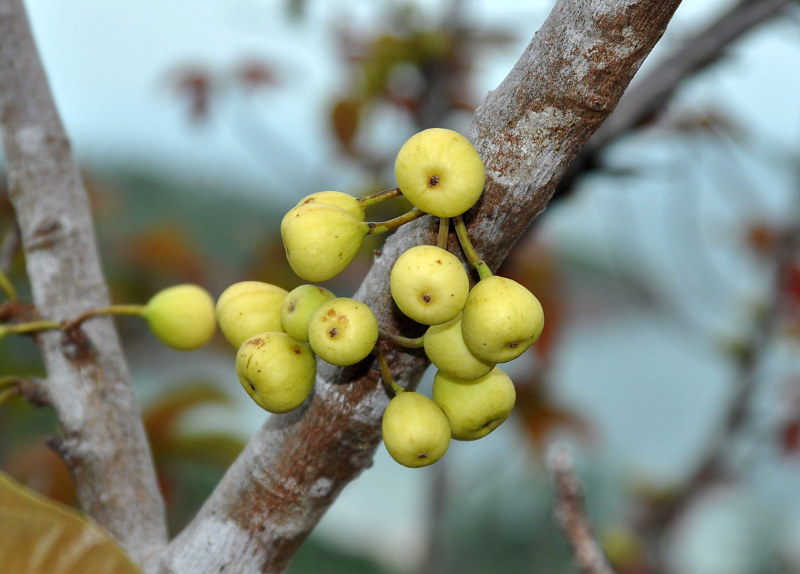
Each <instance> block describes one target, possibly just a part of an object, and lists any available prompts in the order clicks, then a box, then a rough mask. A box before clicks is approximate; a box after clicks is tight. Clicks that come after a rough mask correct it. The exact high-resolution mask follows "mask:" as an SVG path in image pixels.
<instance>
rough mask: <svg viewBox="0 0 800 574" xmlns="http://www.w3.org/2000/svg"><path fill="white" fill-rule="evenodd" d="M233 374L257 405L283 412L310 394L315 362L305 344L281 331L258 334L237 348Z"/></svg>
mask: <svg viewBox="0 0 800 574" xmlns="http://www.w3.org/2000/svg"><path fill="white" fill-rule="evenodd" d="M236 374H237V375H239V382H240V383H241V384H242V388H244V390H245V391H247V394H248V395H250V398H252V399H253V400H254V401H255V403H256V404H257V405H258V406H260V407H261V408H262V409H264V410H265V411H269V412H271V413H285V412H288V411H291V410H292V409H295V408H297V407H299V406H300V405H301V404H302V403H303V401H305V400H306V397H308V395H309V394H310V393H311V389H312V388H313V387H314V378H315V377H316V374H317V362H316V359H315V358H314V353H312V352H311V349H309V347H308V344H306V343H301V342H300V341H295V340H294V339H292V338H291V337H290V336H289V335H287V334H286V333H283V332H279V333H259V334H257V335H255V336H253V337H250V338H249V339H247V340H246V341H245V342H244V343H242V346H241V347H239V351H238V352H237V353H236Z"/></svg>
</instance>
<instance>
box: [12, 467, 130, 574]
mask: <svg viewBox="0 0 800 574" xmlns="http://www.w3.org/2000/svg"><path fill="white" fill-rule="evenodd" d="M0 564H2V565H3V570H4V571H5V572H9V573H13V574H44V573H47V574H84V573H86V572H91V573H92V574H106V573H108V574H111V573H113V574H137V573H139V568H137V567H136V566H135V565H134V564H133V563H132V562H131V561H130V559H129V558H128V555H127V554H126V553H125V551H124V550H123V549H122V548H120V547H119V546H118V545H117V543H116V542H114V540H113V539H112V538H111V537H110V536H109V535H108V534H106V532H105V531H104V530H103V529H102V528H100V527H98V526H97V525H96V524H94V523H93V522H91V521H88V520H86V519H85V518H84V517H83V515H81V513H79V512H77V511H75V510H73V509H71V508H67V507H65V506H63V505H61V504H58V503H56V502H54V501H52V500H50V499H48V498H45V497H43V496H40V495H38V494H36V493H35V492H33V491H32V490H31V489H29V488H26V487H25V486H23V485H22V484H19V483H17V482H16V481H14V480H12V479H10V478H9V477H8V476H7V475H6V474H5V473H3V472H0Z"/></svg>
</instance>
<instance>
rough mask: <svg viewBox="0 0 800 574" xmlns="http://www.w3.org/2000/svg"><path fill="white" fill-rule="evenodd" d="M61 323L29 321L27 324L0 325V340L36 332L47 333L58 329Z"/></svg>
mask: <svg viewBox="0 0 800 574" xmlns="http://www.w3.org/2000/svg"><path fill="white" fill-rule="evenodd" d="M60 328H61V323H59V322H58V321H29V322H27V323H15V324H13V325H0V338H3V337H5V336H6V335H11V334H22V333H36V332H37V331H49V330H51V329H60Z"/></svg>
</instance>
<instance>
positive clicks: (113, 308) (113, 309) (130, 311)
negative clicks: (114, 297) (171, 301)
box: [70, 305, 145, 327]
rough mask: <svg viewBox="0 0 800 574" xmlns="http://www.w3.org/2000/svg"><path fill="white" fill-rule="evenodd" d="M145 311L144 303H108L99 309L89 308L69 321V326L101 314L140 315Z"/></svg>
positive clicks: (74, 325)
mask: <svg viewBox="0 0 800 574" xmlns="http://www.w3.org/2000/svg"><path fill="white" fill-rule="evenodd" d="M144 312H145V306H144V305H109V306H108V307H101V308H99V309H90V310H88V311H86V312H85V313H83V314H82V315H80V316H78V317H77V318H76V319H75V320H74V321H71V322H70V326H72V327H77V326H78V325H80V324H81V323H83V322H84V321H86V320H87V319H91V318H92V317H100V316H102V315H138V316H142V315H144Z"/></svg>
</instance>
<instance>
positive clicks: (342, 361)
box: [308, 297, 378, 367]
mask: <svg viewBox="0 0 800 574" xmlns="http://www.w3.org/2000/svg"><path fill="white" fill-rule="evenodd" d="M308 342H309V344H310V345H311V348H312V349H313V350H314V352H315V353H316V354H317V355H319V357H320V358H321V359H322V360H323V361H327V362H328V363H331V364H333V365H338V366H340V367H344V366H347V365H354V364H355V363H358V362H359V361H361V360H363V359H364V358H366V357H367V355H369V354H370V353H371V352H372V349H374V348H375V343H377V342H378V321H377V319H375V314H374V313H373V312H372V309H370V308H369V307H368V306H367V304H366V303H362V302H361V301H356V300H355V299H349V298H347V297H338V298H336V299H331V300H330V301H326V302H325V303H323V304H322V305H320V306H319V307H317V309H316V310H315V311H314V313H313V314H312V315H311V320H310V321H309V323H308Z"/></svg>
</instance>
